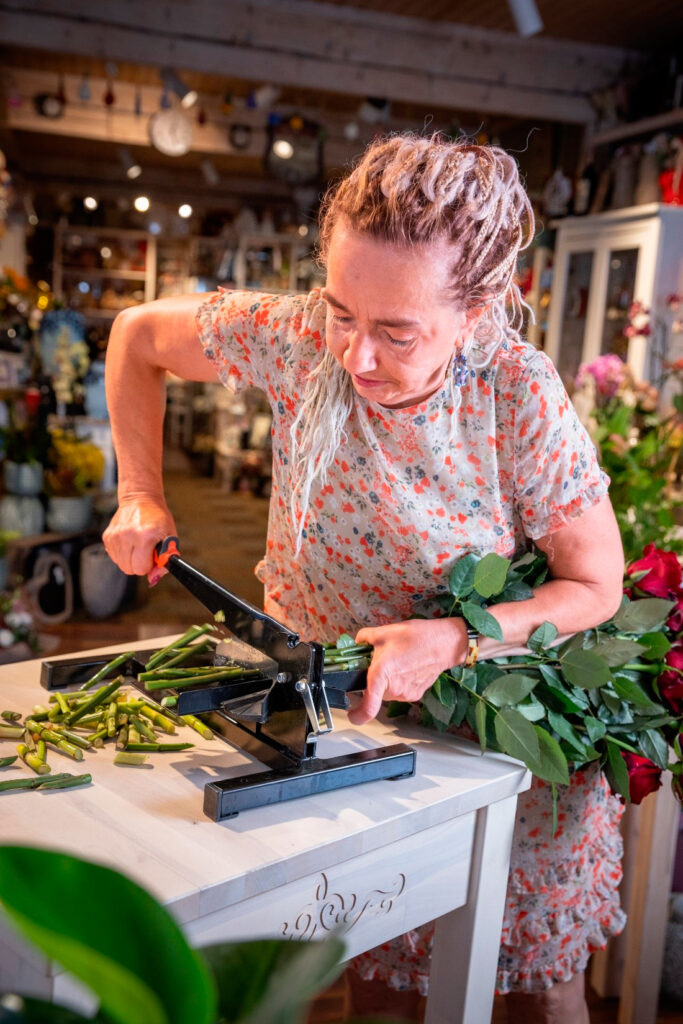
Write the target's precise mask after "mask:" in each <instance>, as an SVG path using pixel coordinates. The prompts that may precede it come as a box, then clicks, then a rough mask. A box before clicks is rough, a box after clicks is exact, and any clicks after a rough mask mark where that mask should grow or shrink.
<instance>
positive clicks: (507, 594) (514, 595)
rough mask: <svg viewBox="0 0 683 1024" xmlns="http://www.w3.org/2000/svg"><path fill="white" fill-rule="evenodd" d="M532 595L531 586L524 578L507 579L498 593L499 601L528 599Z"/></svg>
mask: <svg viewBox="0 0 683 1024" xmlns="http://www.w3.org/2000/svg"><path fill="white" fill-rule="evenodd" d="M533 596H534V591H533V587H530V586H529V584H528V583H525V582H524V580H510V579H509V580H508V582H507V583H506V584H505V589H504V590H503V591H502V592H501V594H500V600H501V601H529V600H530V599H531V598H532V597H533Z"/></svg>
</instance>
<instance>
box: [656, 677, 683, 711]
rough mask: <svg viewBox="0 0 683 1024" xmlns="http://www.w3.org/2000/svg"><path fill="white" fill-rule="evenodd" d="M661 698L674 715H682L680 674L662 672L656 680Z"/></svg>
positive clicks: (682, 679) (682, 682)
mask: <svg viewBox="0 0 683 1024" xmlns="http://www.w3.org/2000/svg"><path fill="white" fill-rule="evenodd" d="M657 686H658V687H659V692H660V694H661V696H662V700H664V701H666V703H667V704H668V705H669V707H670V708H671V710H672V711H673V713H674V714H675V715H683V676H682V675H681V674H680V672H662V674H661V676H659V678H658V679H657Z"/></svg>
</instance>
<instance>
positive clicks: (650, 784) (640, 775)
mask: <svg viewBox="0 0 683 1024" xmlns="http://www.w3.org/2000/svg"><path fill="white" fill-rule="evenodd" d="M621 756H622V757H623V759H624V761H625V762H626V770H627V771H628V789H629V794H630V797H631V803H632V804H639V803H640V802H641V800H642V799H643V797H645V796H647V795H648V793H654V792H655V791H656V790H658V789H659V787H660V786H661V784H662V769H661V768H658V767H657V765H656V764H654V763H653V762H652V761H650V760H649V758H647V757H640V755H639V754H630V753H629V752H628V751H624V750H622V752H621Z"/></svg>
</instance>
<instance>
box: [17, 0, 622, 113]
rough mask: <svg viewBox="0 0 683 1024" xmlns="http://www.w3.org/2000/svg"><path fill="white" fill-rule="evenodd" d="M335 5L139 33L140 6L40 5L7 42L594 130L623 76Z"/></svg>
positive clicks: (174, 9)
mask: <svg viewBox="0 0 683 1024" xmlns="http://www.w3.org/2000/svg"><path fill="white" fill-rule="evenodd" d="M330 6H331V5H325V4H311V3H307V2H305V0H279V2H278V3H277V4H275V3H267V4H266V3H264V2H257V0H252V3H251V4H249V5H241V4H239V5H232V4H224V3H223V4H221V5H220V7H219V6H217V5H216V4H215V3H214V2H213V0H201V2H197V3H194V4H192V5H187V4H181V3H177V2H169V3H165V4H149V5H145V19H144V20H145V24H144V27H140V5H139V3H131V2H130V0H116V2H112V0H101V2H100V3H99V4H98V5H97V6H96V7H95V8H93V6H92V4H91V3H86V2H84V0H72V2H71V3H70V5H69V9H68V13H65V12H64V8H63V4H62V5H60V4H59V3H57V0H34V2H33V4H32V8H31V10H30V11H26V9H25V7H24V5H23V4H22V3H21V0H5V2H4V3H3V5H2V10H0V39H2V40H3V42H6V43H9V44H13V45H31V46H34V47H38V48H42V49H48V50H55V51H59V52H67V53H72V54H89V55H94V56H97V57H101V58H104V59H112V60H126V61H135V62H139V63H142V64H153V65H157V66H160V65H163V64H175V65H177V66H178V67H180V68H183V69H186V70H190V69H193V68H194V69H197V70H201V71H204V72H208V73H213V74H223V75H228V76H230V77H240V78H244V79H246V80H248V81H254V82H262V81H269V82H273V83H275V84H279V85H289V86H299V87H305V88H319V89H324V90H329V91H332V92H341V93H349V94H351V95H358V96H364V95H379V96H384V97H387V98H389V99H393V100H403V101H406V102H411V103H418V104H420V103H421V104H424V105H426V106H430V105H434V106H441V107H447V108H452V109H454V110H468V109H469V110H476V111H481V112H491V113H503V114H510V115H512V116H516V117H538V118H544V119H548V120H561V121H568V122H575V123H588V122H589V121H590V120H591V118H592V108H591V105H590V102H589V99H588V94H589V93H590V91H591V90H592V89H594V88H596V87H598V86H602V85H605V84H606V82H607V81H609V80H611V79H612V78H613V77H615V74H616V70H615V69H616V68H617V67H618V66H619V65H620V64H621V62H622V61H623V57H624V51H620V50H616V49H612V48H607V47H586V46H577V45H575V44H568V43H564V42H562V43H559V42H554V41H553V42H549V41H547V40H519V39H518V38H517V37H515V36H513V35H509V34H506V33H499V32H487V31H485V30H479V29H470V28H464V27H462V26H451V25H446V24H445V23H434V22H429V21H426V20H423V19H414V18H412V19H411V18H403V17H398V18H397V17H396V16H392V15H388V16H387V15H378V14H373V15H372V20H371V21H368V19H367V14H368V13H369V12H359V11H357V10H356V9H350V8H339V7H333V8H332V13H330V10H329V8H330ZM60 7H61V10H60ZM219 9H220V11H221V12H222V16H219V13H218V12H219ZM321 11H322V12H323V15H322V16H321V13H320V12H321ZM351 11H352V12H353V14H354V15H358V18H357V19H355V20H354V19H352V18H350V17H349V12H351ZM340 12H343V15H344V16H340ZM266 14H267V16H266ZM316 14H317V19H316ZM297 15H298V17H297ZM361 15H365V17H361ZM406 23H409V24H410V25H412V27H413V31H410V30H409V28H407V27H406Z"/></svg>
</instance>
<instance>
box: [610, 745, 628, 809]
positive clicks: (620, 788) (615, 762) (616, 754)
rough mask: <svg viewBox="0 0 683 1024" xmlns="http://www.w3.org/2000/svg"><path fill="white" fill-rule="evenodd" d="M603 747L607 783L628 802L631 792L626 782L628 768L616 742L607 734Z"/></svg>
mask: <svg viewBox="0 0 683 1024" xmlns="http://www.w3.org/2000/svg"><path fill="white" fill-rule="evenodd" d="M605 747H606V750H607V763H606V765H605V775H606V776H607V779H608V781H609V784H610V786H611V787H612V789H613V790H614V792H615V793H619V795H620V796H623V798H624V800H625V801H626V803H630V802H631V793H630V790H629V783H628V769H627V768H626V762H625V761H624V759H623V757H622V756H621V750H620V748H619V747H618V746H617V745H616V743H612V742H611V741H610V738H609V736H607V737H606V742H605Z"/></svg>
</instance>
